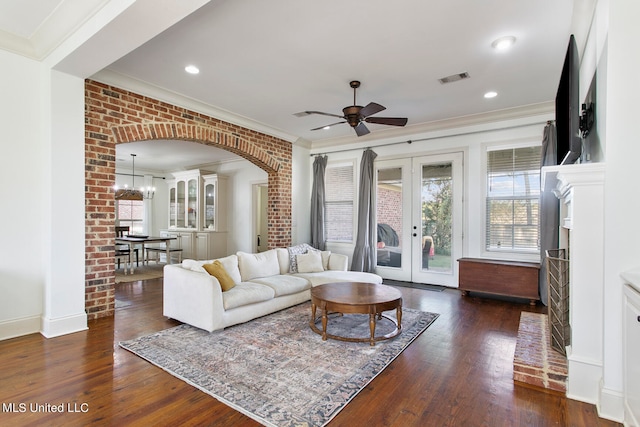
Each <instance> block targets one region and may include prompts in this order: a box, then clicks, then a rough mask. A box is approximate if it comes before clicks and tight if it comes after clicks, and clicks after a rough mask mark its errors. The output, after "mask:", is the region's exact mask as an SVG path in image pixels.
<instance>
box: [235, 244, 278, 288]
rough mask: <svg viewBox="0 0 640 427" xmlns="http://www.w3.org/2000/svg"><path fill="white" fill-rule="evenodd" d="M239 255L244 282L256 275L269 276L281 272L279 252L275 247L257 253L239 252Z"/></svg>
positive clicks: (239, 264)
mask: <svg viewBox="0 0 640 427" xmlns="http://www.w3.org/2000/svg"><path fill="white" fill-rule="evenodd" d="M237 255H238V266H239V267H240V276H242V281H243V282H246V281H248V280H251V279H254V278H256V277H269V276H276V275H278V274H280V264H279V263H278V254H277V253H276V250H275V249H271V250H268V251H266V252H260V253H257V254H250V253H247V252H238V254H237Z"/></svg>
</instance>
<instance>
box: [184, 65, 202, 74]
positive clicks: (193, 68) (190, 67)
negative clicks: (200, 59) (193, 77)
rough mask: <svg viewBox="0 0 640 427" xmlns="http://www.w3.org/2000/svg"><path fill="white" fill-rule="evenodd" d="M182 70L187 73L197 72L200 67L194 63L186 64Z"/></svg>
mask: <svg viewBox="0 0 640 427" xmlns="http://www.w3.org/2000/svg"><path fill="white" fill-rule="evenodd" d="M184 70H185V71H186V72H187V73H189V74H198V73H199V72H200V69H199V68H198V67H196V66H195V65H187V66H186V67H184Z"/></svg>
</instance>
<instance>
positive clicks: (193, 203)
mask: <svg viewBox="0 0 640 427" xmlns="http://www.w3.org/2000/svg"><path fill="white" fill-rule="evenodd" d="M197 185H198V184H197V183H196V180H195V179H190V180H189V183H188V186H189V188H188V192H189V194H188V200H189V204H188V206H187V208H188V210H187V215H188V221H187V227H189V228H195V227H196V215H197V214H198V212H197V208H198V206H197V203H198V196H197V195H196V192H197V191H198V187H197Z"/></svg>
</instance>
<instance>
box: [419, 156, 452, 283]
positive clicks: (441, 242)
mask: <svg viewBox="0 0 640 427" xmlns="http://www.w3.org/2000/svg"><path fill="white" fill-rule="evenodd" d="M421 183H422V188H421V194H422V201H421V208H422V212H421V216H422V224H421V231H422V270H429V271H432V272H441V273H450V272H451V271H452V269H453V263H452V257H451V253H452V250H453V248H452V247H451V245H452V235H453V229H452V223H453V221H452V215H453V212H452V200H453V197H452V188H453V187H452V184H453V179H452V164H451V163H450V162H448V163H441V164H429V165H423V166H422V180H421Z"/></svg>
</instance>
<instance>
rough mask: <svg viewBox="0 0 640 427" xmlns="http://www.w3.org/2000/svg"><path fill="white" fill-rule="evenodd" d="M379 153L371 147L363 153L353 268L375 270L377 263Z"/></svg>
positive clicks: (356, 269) (354, 269) (355, 269)
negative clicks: (376, 175) (376, 162)
mask: <svg viewBox="0 0 640 427" xmlns="http://www.w3.org/2000/svg"><path fill="white" fill-rule="evenodd" d="M377 156H378V155H377V154H376V153H375V152H373V151H372V150H370V149H368V148H367V149H366V150H365V152H364V153H363V154H362V165H361V169H360V194H359V196H358V236H357V238H356V247H355V249H354V250H353V260H352V261H351V270H353V271H368V272H373V271H374V269H375V265H376V239H375V237H374V232H375V231H376V225H375V224H374V220H375V215H374V209H375V206H374V203H373V198H374V191H375V188H376V187H375V182H374V176H373V172H374V170H373V161H374V160H375V158H376V157H377Z"/></svg>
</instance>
